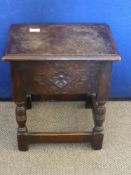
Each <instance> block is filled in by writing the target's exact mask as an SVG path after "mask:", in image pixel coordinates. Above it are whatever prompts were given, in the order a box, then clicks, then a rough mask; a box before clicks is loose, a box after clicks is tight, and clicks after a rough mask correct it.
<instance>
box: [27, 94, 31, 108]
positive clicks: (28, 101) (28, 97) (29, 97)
mask: <svg viewBox="0 0 131 175" xmlns="http://www.w3.org/2000/svg"><path fill="white" fill-rule="evenodd" d="M31 102H32V101H31V95H27V96H26V109H31V108H32V103H31Z"/></svg>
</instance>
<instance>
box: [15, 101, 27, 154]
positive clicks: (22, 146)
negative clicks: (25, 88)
mask: <svg viewBox="0 0 131 175" xmlns="http://www.w3.org/2000/svg"><path fill="white" fill-rule="evenodd" d="M26 120H27V119H26V108H25V103H24V102H16V121H17V123H18V130H17V140H18V148H19V150H20V151H27V150H28V137H27V134H28V130H27V127H26V125H25V124H26Z"/></svg>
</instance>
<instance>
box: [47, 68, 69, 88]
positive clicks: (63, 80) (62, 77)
mask: <svg viewBox="0 0 131 175" xmlns="http://www.w3.org/2000/svg"><path fill="white" fill-rule="evenodd" d="M49 80H50V81H51V82H52V83H53V84H54V85H55V86H57V87H58V88H63V87H65V86H66V85H68V84H69V83H70V82H71V81H72V80H71V78H70V76H69V75H68V74H67V73H66V72H64V71H62V70H60V71H59V72H57V73H55V74H54V75H53V76H52V77H50V78H49Z"/></svg>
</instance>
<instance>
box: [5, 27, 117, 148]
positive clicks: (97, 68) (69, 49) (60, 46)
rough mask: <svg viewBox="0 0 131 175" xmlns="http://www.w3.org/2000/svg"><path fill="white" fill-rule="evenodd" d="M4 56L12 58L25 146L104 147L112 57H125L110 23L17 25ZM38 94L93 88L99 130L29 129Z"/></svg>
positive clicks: (19, 135)
mask: <svg viewBox="0 0 131 175" xmlns="http://www.w3.org/2000/svg"><path fill="white" fill-rule="evenodd" d="M3 60H5V61H10V63H11V72H12V84H13V96H14V101H15V103H16V120H17V123H18V132H17V138H18V148H19V150H21V151H26V150H28V145H29V143H52V142H53V143H56V142H59V143H66V142H74V143H77V142H91V144H92V147H93V148H94V149H101V148H102V142H103V135H104V134H103V122H104V119H105V112H106V109H105V102H106V101H107V99H108V94H109V85H110V79H111V70H112V62H113V61H116V60H120V56H119V54H118V52H117V50H116V47H115V44H114V41H113V39H112V35H111V32H110V29H109V27H108V26H107V25H105V24H99V25H98V24H97V25H93V24H86V25H85V24H84V25H12V26H11V29H10V34H9V38H8V42H7V46H6V53H5V56H4V57H3ZM32 94H34V95H35V94H39V95H50V94H53V95H58V94H63V95H65V94H87V96H89V97H90V99H91V102H92V103H91V104H92V109H93V116H94V117H93V118H94V128H93V131H91V132H63V133H60V132H48V133H47V132H41V133H38V132H28V129H27V127H26V120H27V118H26V109H28V108H31V98H30V96H31V95H32ZM43 115H46V114H43Z"/></svg>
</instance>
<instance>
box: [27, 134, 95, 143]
mask: <svg viewBox="0 0 131 175" xmlns="http://www.w3.org/2000/svg"><path fill="white" fill-rule="evenodd" d="M28 138H29V142H30V143H82V142H91V138H92V133H91V132H63V133H62V132H47V133H46V132H43V133H42V132H33V133H29V134H28Z"/></svg>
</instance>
